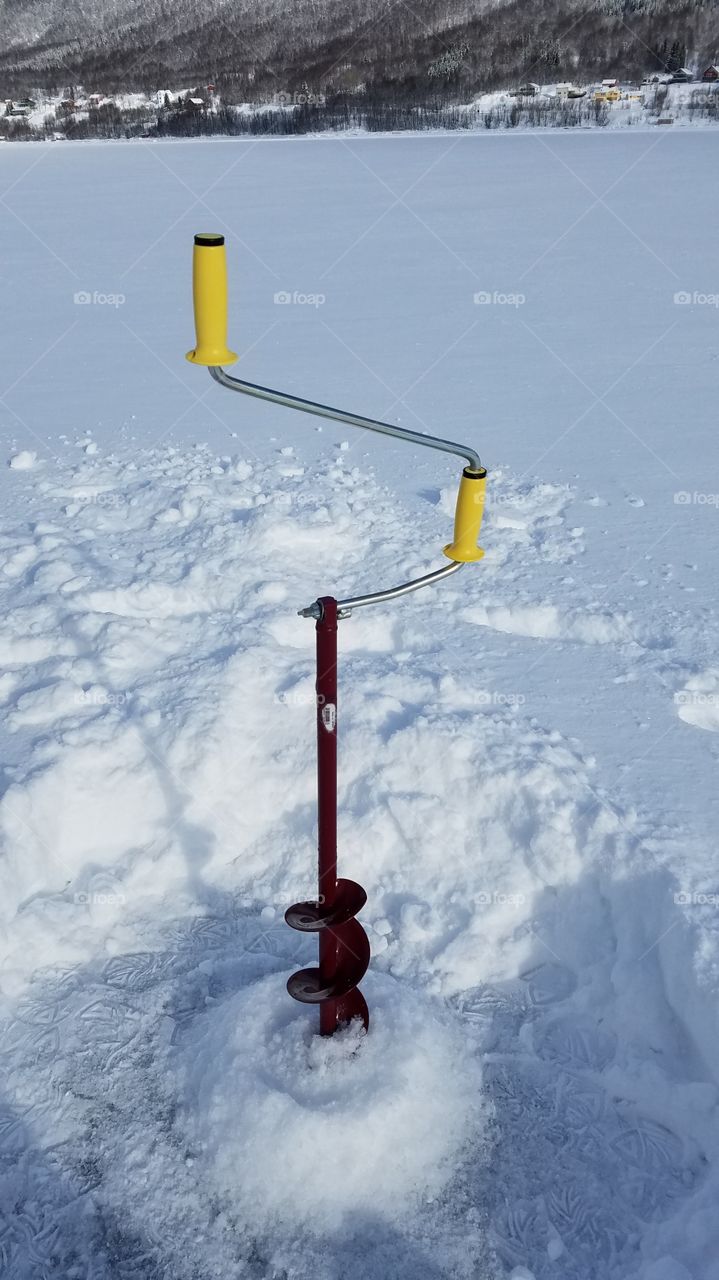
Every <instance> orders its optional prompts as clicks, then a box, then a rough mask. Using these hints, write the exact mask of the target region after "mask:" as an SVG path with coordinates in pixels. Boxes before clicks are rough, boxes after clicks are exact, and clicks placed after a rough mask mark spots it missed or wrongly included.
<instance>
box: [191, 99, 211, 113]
mask: <svg viewBox="0 0 719 1280" xmlns="http://www.w3.org/2000/svg"><path fill="white" fill-rule="evenodd" d="M206 105H207V104H206V102H205V99H204V98H188V99H187V110H188V111H192V112H196V113H197V114H198V115H199V113H200V112H201V111H204V110H205V107H206Z"/></svg>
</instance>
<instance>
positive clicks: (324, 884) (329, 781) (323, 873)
mask: <svg viewBox="0 0 719 1280" xmlns="http://www.w3.org/2000/svg"><path fill="white" fill-rule="evenodd" d="M318 603H319V605H320V608H321V615H320V617H319V618H318V619H317V628H316V630H317V683H316V686H315V687H316V691H317V829H318V845H317V852H318V897H317V901H316V902H299V903H297V904H296V905H295V906H293V907H290V908H289V910H288V911H286V912H285V920H286V921H287V923H288V925H290V927H291V928H292V929H299V930H300V931H301V932H302V933H317V934H319V967H318V968H316V969H301V970H300V971H299V972H298V973H294V974H293V975H292V977H291V978H290V980H289V982H288V983H287V990H288V991H289V993H290V995H291V996H293V997H294V999H295V1000H300V1001H302V1003H303V1004H318V1005H319V1006H320V1034H321V1035H324V1036H329V1035H332V1034H333V1032H335V1031H336V1030H337V1028H338V1027H340V1026H343V1025H345V1024H346V1023H348V1022H350V1021H351V1019H352V1018H361V1019H362V1021H363V1023H364V1025H365V1027H368V1026H369V1011H368V1009H367V1005H366V1003H365V999H364V996H363V995H362V993H361V992H360V991H359V990H358V989H357V987H358V983H359V982H360V981H361V979H362V978H363V977H364V975H365V973H366V972H367V967H368V965H369V959H370V948H369V939H368V937H367V934H366V933H365V931H364V929H363V928H362V925H361V924H359V922H358V921H357V920H355V918H354V917H355V916H356V915H357V912H358V911H361V909H362V907H363V906H364V904H365V902H366V901H367V894H366V893H365V891H364V889H362V888H361V887H360V885H358V884H355V882H354V881H353V880H338V879H337V601H336V600H335V599H334V598H333V597H332V596H325V597H323V598H322V599H321V600H320V601H319V602H318Z"/></svg>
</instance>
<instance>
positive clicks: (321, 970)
mask: <svg viewBox="0 0 719 1280" xmlns="http://www.w3.org/2000/svg"><path fill="white" fill-rule="evenodd" d="M366 901H367V894H366V893H365V891H364V889H363V888H362V887H361V886H360V885H358V884H356V883H355V881H354V880H337V881H336V892H335V895H334V902H333V903H332V905H331V906H330V904H329V902H298V903H297V905H296V906H294V907H290V908H289V910H288V911H286V912H285V920H286V921H287V923H288V925H289V926H290V928H291V929H299V931H300V932H301V933H318V934H319V948H320V961H319V966H318V967H317V968H313V969H300V970H299V971H298V972H297V973H293V974H292V977H291V978H290V979H289V981H288V983H287V990H288V991H289V993H290V995H291V996H293V997H294V999H295V1000H299V1001H300V1002H301V1003H302V1004H318V1005H320V1006H321V1007H320V1031H321V1032H322V1034H323V1035H331V1034H332V1032H333V1031H335V1030H336V1029H337V1027H339V1026H342V1025H343V1024H345V1023H348V1022H351V1021H352V1019H353V1018H361V1019H362V1022H363V1023H364V1025H365V1028H367V1027H368V1026H369V1010H368V1008H367V1002H366V1000H365V998H364V996H363V995H362V992H361V991H359V990H358V987H359V983H360V982H361V981H362V979H363V977H364V975H365V974H366V972H367V968H368V966H369V959H370V947H369V938H368V937H367V934H366V933H365V931H364V929H363V928H362V925H361V924H360V923H359V921H358V920H355V918H354V917H355V915H356V913H357V912H358V911H361V910H362V907H363V906H364V904H365V902H366Z"/></svg>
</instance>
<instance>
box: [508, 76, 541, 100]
mask: <svg viewBox="0 0 719 1280" xmlns="http://www.w3.org/2000/svg"><path fill="white" fill-rule="evenodd" d="M538 93H539V85H538V84H535V83H534V81H533V80H528V81H527V83H526V84H520V86H519V88H518V89H514V90H513V92H512V97H513V98H535V97H536V96H537V94H538Z"/></svg>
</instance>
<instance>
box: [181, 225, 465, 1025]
mask: <svg viewBox="0 0 719 1280" xmlns="http://www.w3.org/2000/svg"><path fill="white" fill-rule="evenodd" d="M192 284H193V298H194V311H195V333H196V343H195V347H194V349H193V350H192V351H188V353H187V359H188V360H189V361H191V363H192V364H199V365H204V366H205V367H206V368H208V369H209V371H210V374H211V376H212V377H213V378H214V379H215V381H216V382H219V384H220V386H222V387H227V388H229V390H231V391H241V392H243V394H244V395H248V396H255V397H256V398H257V399H260V400H269V401H270V403H272V404H278V405H283V406H284V407H285V408H287V409H299V410H300V411H301V412H302V413H311V414H314V415H315V416H316V417H320V418H331V419H333V421H335V422H344V423H347V424H348V425H349V426H351V427H362V428H363V429H364V430H366V431H376V432H379V433H380V434H381V435H385V436H393V437H394V438H395V439H398V440H404V441H406V442H407V443H408V444H414V445H421V446H423V447H425V448H429V449H440V450H442V451H443V452H444V453H453V454H456V455H457V456H458V457H460V458H465V459H466V460H467V466H466V467H465V468H464V470H463V472H462V477H461V480H460V482H459V493H458V495H457V506H456V511H455V517H454V537H453V539H452V541H451V542H450V543H449V544H448V545H447V546H446V547H445V548H444V554H445V556H447V558H448V560H449V561H450V563H449V564H446V565H444V566H443V568H441V569H435V570H434V572H432V573H426V574H423V575H422V577H419V578H414V579H412V581H410V582H403V583H401V584H400V585H399V586H396V587H389V588H387V589H386V590H384V591H375V592H372V593H371V594H370V595H364V596H354V597H352V598H349V599H346V600H336V599H335V597H334V596H320V597H319V599H317V600H315V601H314V603H313V604H311V605H308V607H307V608H305V609H301V610H300V611H299V612H300V616H301V617H303V618H313V619H314V621H315V629H316V633H317V681H316V692H317V699H316V701H317V817H318V822H317V826H318V894H317V898H316V899H314V900H312V901H308V902H300V903H297V904H296V905H295V906H293V907H290V908H289V909H288V910H287V911H286V912H285V919H286V921H287V923H288V925H289V926H290V927H291V928H292V929H299V931H300V932H301V933H316V934H317V935H318V939H319V964H318V966H317V967H316V968H315V967H313V968H309V969H301V970H300V971H299V972H298V973H294V974H293V975H292V977H291V978H290V979H289V981H288V983H287V989H288V991H289V993H290V995H291V996H293V997H294V999H295V1000H300V1001H301V1002H302V1003H303V1004H316V1005H319V1010H320V1032H321V1034H322V1035H331V1034H332V1033H333V1032H334V1031H336V1030H337V1028H338V1027H340V1026H343V1025H345V1024H346V1023H348V1022H349V1021H351V1019H353V1018H361V1019H362V1022H363V1023H364V1025H365V1027H368V1025H369V1011H368V1009H367V1004H366V1002H365V999H364V996H363V995H362V993H361V992H360V990H359V983H360V982H361V980H362V978H363V977H364V975H365V973H366V972H367V967H368V965H369V960H370V946H369V939H368V937H367V934H366V933H365V931H364V929H363V928H362V925H361V924H360V923H359V922H358V920H357V919H356V916H357V914H358V913H359V912H360V911H361V910H362V907H363V906H364V905H365V903H366V901H367V894H366V893H365V891H364V889H362V888H361V886H360V885H358V884H356V883H355V881H354V880H344V879H338V878H337V624H338V621H339V620H340V619H344V618H349V617H350V615H351V614H352V613H353V611H354V610H355V609H361V608H364V607H365V606H366V605H371V604H381V603H383V602H384V601H386V600H395V599H397V597H398V596H404V595H407V594H408V593H409V592H410V591H417V590H419V588H420V587H426V586H429V585H430V583H433V582H438V581H439V580H440V579H441V578H447V577H449V575H450V574H452V573H456V571H457V570H458V569H461V567H462V565H463V564H469V563H472V562H474V561H477V560H481V558H482V556H483V555H484V552H483V551H482V549H481V548H480V547H478V546H477V539H478V538H479V530H480V526H481V523H482V515H483V512H484V499H485V488H486V483H487V472H486V470H485V468H484V467H483V466H482V464H481V462H480V460H479V456H478V454H477V453H475V451H474V449H470V448H468V447H467V446H466V445H462V444H455V443H454V442H453V441H451V440H441V439H439V438H438V437H436V436H430V435H423V434H422V433H420V432H418V431H408V430H407V429H406V428H404V427H394V426H391V425H390V424H389V423H387V422H380V421H377V420H376V419H374V418H363V417H360V416H359V415H358V414H354V413H346V412H345V411H344V410H342V409H333V408H331V407H330V406H329V405H326V404H315V402H314V401H312V400H301V399H300V398H299V397H298V396H291V395H288V394H287V393H286V392H284V391H273V390H271V389H270V388H269V387H260V386H256V385H255V384H254V383H252V382H243V381H241V380H240V379H239V378H233V377H232V376H231V375H230V374H228V373H225V370H224V368H223V365H228V364H234V363H235V362H236V360H237V356H236V354H235V352H234V351H230V350H229V348H228V346H227V264H226V258H225V238H224V236H221V235H196V236H195V246H194V251H193V266H192Z"/></svg>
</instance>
